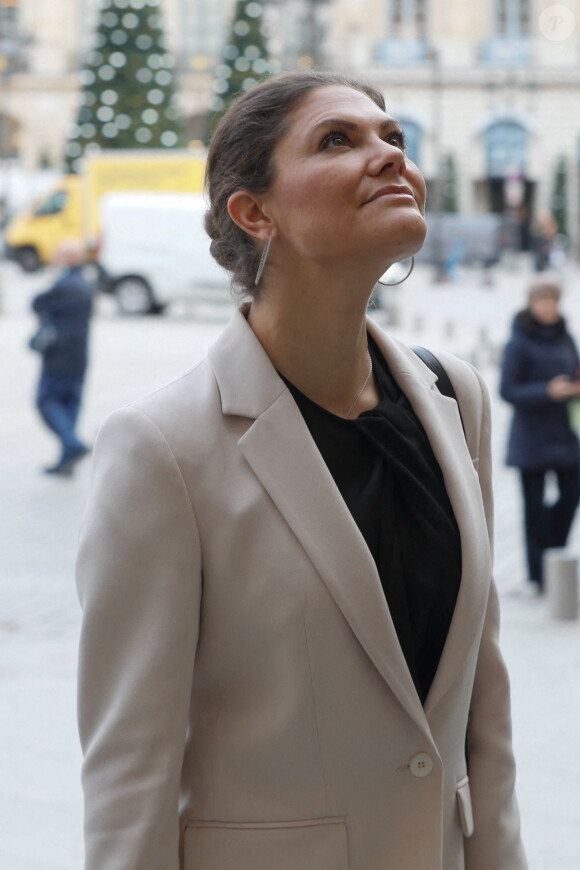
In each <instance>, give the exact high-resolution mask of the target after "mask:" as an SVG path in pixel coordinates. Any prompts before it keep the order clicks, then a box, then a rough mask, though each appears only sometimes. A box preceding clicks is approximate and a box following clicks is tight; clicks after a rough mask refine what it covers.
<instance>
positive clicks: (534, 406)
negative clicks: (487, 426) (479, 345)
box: [500, 273, 580, 592]
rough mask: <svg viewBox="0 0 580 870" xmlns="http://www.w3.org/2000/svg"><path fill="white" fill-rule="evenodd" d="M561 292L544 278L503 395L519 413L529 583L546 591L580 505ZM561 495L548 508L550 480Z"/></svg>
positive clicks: (537, 283) (516, 339) (514, 440)
mask: <svg viewBox="0 0 580 870" xmlns="http://www.w3.org/2000/svg"><path fill="white" fill-rule="evenodd" d="M560 296H561V287H560V283H559V281H558V279H557V278H556V277H554V276H553V275H549V274H547V273H542V274H541V275H538V277H537V278H536V279H535V280H534V282H533V284H532V286H531V288H530V291H529V297H528V298H529V302H528V307H527V308H526V309H525V310H523V311H520V312H519V314H517V315H516V317H515V319H514V323H513V332H512V337H511V339H510V341H509V342H508V344H507V345H506V348H505V352H504V359H503V366H502V375H501V385H500V393H501V396H502V398H503V399H505V401H506V402H509V403H510V404H512V405H513V406H514V416H513V420H512V425H511V431H510V435H509V440H508V451H507V464H508V465H510V466H513V467H515V468H519V469H520V474H521V481H522V492H523V498H524V517H525V535H526V551H527V561H528V571H529V580H530V581H531V582H532V583H534V584H535V586H534V587H533V588H534V589H535V590H536V591H538V592H541V591H542V589H543V571H542V556H543V551H544V550H546V549H548V548H549V547H563V546H565V544H566V541H567V539H568V534H569V531H570V527H571V525H572V521H573V519H574V514H575V511H576V507H577V505H578V500H579V498H580V471H579V460H580V445H579V442H578V437H577V435H576V433H575V432H573V431H572V429H571V427H570V422H569V413H568V403H569V401H570V400H571V399H574V398H578V397H580V379H579V376H580V372H579V366H580V358H579V356H578V350H577V348H576V344H575V343H574V340H573V338H572V336H571V335H570V333H569V332H568V330H567V327H566V321H565V320H564V318H563V317H562V316H561V314H560V312H559V309H558V305H559V301H560ZM548 471H551V472H553V473H554V475H555V478H556V480H557V484H558V490H559V495H558V499H557V501H556V502H555V503H554V504H551V505H548V504H546V503H545V501H544V486H545V480H546V473H547V472H548Z"/></svg>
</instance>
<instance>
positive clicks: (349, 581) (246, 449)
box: [209, 312, 430, 737]
mask: <svg viewBox="0 0 580 870" xmlns="http://www.w3.org/2000/svg"><path fill="white" fill-rule="evenodd" d="M209 356H210V361H211V363H212V365H213V367H214V372H215V375H216V379H217V381H218V386H219V389H220V395H221V398H222V409H223V412H224V413H225V414H238V415H242V416H246V417H249V418H253V420H254V422H253V423H252V424H251V425H250V426H249V428H248V429H247V430H246V432H245V434H244V435H243V436H242V437H241V438H240V440H239V442H238V444H239V447H240V449H241V451H242V453H243V455H244V457H245V459H246V460H247V462H248V464H249V465H250V466H251V468H252V470H253V471H254V473H255V474H256V476H257V477H258V479H259V480H260V482H261V483H262V485H263V486H264V489H265V490H266V491H267V492H268V494H269V495H270V497H271V498H272V501H273V502H274V504H275V505H276V507H277V508H278V510H279V511H280V512H281V514H282V515H283V516H284V518H285V520H286V522H287V523H288V525H289V526H290V528H291V529H292V531H293V532H294V534H295V535H296V537H297V539H298V541H299V542H300V544H301V545H302V547H303V548H304V550H305V551H306V553H307V554H308V556H309V558H310V560H311V561H312V563H313V565H314V566H315V568H316V570H317V571H318V573H319V574H320V576H321V577H322V579H323V581H324V582H325V584H326V586H327V587H328V589H329V591H330V593H331V594H332V596H333V598H334V600H335V601H336V603H337V605H338V607H339V608H340V610H341V611H342V613H343V615H344V617H345V619H346V620H347V622H348V623H349V625H350V627H351V629H352V631H353V632H354V634H355V636H356V637H357V639H358V641H359V643H360V644H361V645H362V647H363V648H364V650H365V651H366V653H367V655H368V656H369V658H370V659H371V661H372V662H373V664H374V665H375V667H376V668H377V670H378V671H379V673H380V674H381V675H382V677H383V679H385V680H386V682H387V683H388V684H389V686H390V688H391V689H392V691H393V692H394V694H395V695H396V696H397V698H398V699H399V701H400V703H401V704H402V705H403V706H404V707H405V708H406V709H407V711H408V712H409V714H410V715H411V716H412V717H413V718H414V719H415V721H416V722H417V724H418V725H419V726H420V727H421V728H422V730H423V731H424V732H425V734H426V735H427V736H428V737H430V732H429V727H428V724H427V720H426V716H425V712H424V710H423V707H422V705H421V702H420V700H419V697H418V695H417V692H416V690H415V686H414V684H413V680H412V678H411V675H410V672H409V669H408V667H407V664H406V662H405V658H404V656H403V653H402V650H401V647H400V644H399V642H398V638H397V634H396V631H395V628H394V625H393V621H392V619H391V615H390V612H389V609H388V607H387V604H386V601H385V597H384V593H383V590H382V587H381V583H380V579H379V576H378V572H377V568H376V566H375V563H374V560H373V558H372V556H371V553H370V552H369V549H368V547H367V545H366V543H365V541H364V538H363V537H362V535H361V533H360V531H359V529H358V527H357V525H356V523H355V522H354V520H353V519H352V516H351V514H350V511H349V510H348V508H347V507H346V505H345V503H344V501H343V499H342V497H341V495H340V493H339V491H338V489H337V487H336V485H335V483H334V480H333V479H332V476H331V474H330V472H329V471H328V469H327V467H326V464H325V463H324V460H323V459H322V457H321V455H320V453H319V451H318V449H317V447H316V445H315V443H314V441H313V439H312V437H311V435H310V433H309V431H308V428H307V426H306V424H305V423H304V420H303V418H302V415H301V413H300V411H299V409H298V407H297V406H296V403H295V402H294V399H293V398H292V395H291V394H290V392H289V390H288V389H287V387H286V385H285V384H284V382H283V381H282V380H281V378H280V377H279V376H278V375H277V373H276V371H275V369H274V368H273V366H272V364H271V362H270V360H269V359H268V357H267V355H266V353H265V351H264V350H263V348H262V346H261V345H260V343H259V341H258V340H257V338H256V337H255V335H254V333H253V332H252V330H251V328H250V327H249V325H248V324H247V322H246V321H245V318H244V316H243V313H241V312H237V313H236V315H234V318H233V320H232V321H231V323H230V325H229V327H228V328H227V329H226V331H225V333H224V335H223V336H222V338H221V339H220V340H219V341H218V342H217V344H216V345H214V347H213V348H212V349H211V350H210V354H209ZM232 359H234V360H236V365H235V368H234V367H232Z"/></svg>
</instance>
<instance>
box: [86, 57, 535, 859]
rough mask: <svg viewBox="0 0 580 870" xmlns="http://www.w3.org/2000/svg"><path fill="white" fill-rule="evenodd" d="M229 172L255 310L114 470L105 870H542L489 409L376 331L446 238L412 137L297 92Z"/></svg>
mask: <svg viewBox="0 0 580 870" xmlns="http://www.w3.org/2000/svg"><path fill="white" fill-rule="evenodd" d="M207 180H208V198H209V210H208V213H207V215H206V228H207V230H208V233H209V235H210V238H211V239H212V243H211V251H212V254H213V255H214V257H215V258H216V260H217V261H218V263H220V265H222V266H224V267H225V268H227V269H229V271H230V272H231V273H232V274H233V279H234V281H235V286H236V287H238V288H240V289H241V290H242V292H243V295H244V297H245V298H246V301H245V302H244V303H243V304H242V305H241V307H240V308H239V309H238V310H237V311H236V312H235V314H234V315H233V317H232V320H231V322H230V324H229V326H228V327H227V328H226V330H225V332H224V334H223V335H222V336H220V338H219V339H218V340H217V342H216V344H214V346H213V347H212V348H211V349H210V351H209V354H208V356H207V357H206V358H205V359H204V360H203V361H202V362H201V363H200V364H199V365H198V366H196V367H195V368H194V369H193V370H192V371H190V372H188V373H187V374H185V375H184V376H183V377H181V378H179V379H178V380H176V381H174V382H173V383H172V384H170V385H168V386H166V387H163V388H161V389H160V390H158V391H157V392H156V393H155V394H153V395H150V396H148V397H146V398H144V399H143V400H142V401H138V402H136V403H133V404H132V405H130V406H129V407H125V408H123V409H121V410H120V411H118V412H116V413H114V414H113V415H112V416H111V417H110V418H109V419H108V420H107V421H106V422H105V423H104V425H103V427H102V429H101V432H100V434H99V437H98V441H97V445H96V448H95V454H96V455H95V463H94V478H93V487H92V491H91V496H90V498H89V502H88V505H87V510H86V514H85V518H84V521H83V527H82V530H81V541H80V549H79V556H78V568H77V578H78V579H77V582H78V589H79V595H80V599H81V603H82V607H83V625H82V632H81V642H80V671H79V692H80V694H79V723H80V734H81V742H82V746H83V751H84V756H85V757H84V766H83V788H84V795H85V842H86V863H85V868H86V870H113V868H121V867H123V868H127V870H128V868H135V870H137V868H138V870H178V867H179V868H182V870H185V868H187V870H193V868H199V870H201V868H204V870H210V868H211V870H226V868H236V870H306V868H312V870H339V868H340V870H347V868H349V867H350V868H352V870H354V868H356V870H377V868H379V867H381V868H383V867H384V868H386V867H389V868H393V870H426V868H429V870H450V868H459V867H461V868H464V870H480V868H489V870H491V868H493V870H524V868H525V867H526V866H527V864H526V859H525V856H524V853H523V849H522V845H521V841H520V829H519V815H518V809H517V801H516V798H515V792H514V781H515V770H514V759H513V753H512V747H511V730H510V712H509V711H510V703H509V687H508V680H507V674H506V670H505V666H504V664H503V660H502V657H501V654H500V651H499V646H498V630H499V626H498V620H499V616H498V599H497V592H496V589H495V586H494V584H493V581H492V569H491V549H490V537H489V535H490V529H491V523H492V517H491V496H490V473H491V469H490V449H489V447H490V445H489V431H490V421H489V399H488V395H487V392H486V389H485V386H484V384H483V381H482V379H481V378H480V377H479V375H478V374H477V373H476V372H475V371H474V369H473V368H472V367H471V366H469V365H468V364H467V363H464V362H462V361H460V360H458V359H457V358H455V357H452V356H451V355H445V357H444V359H445V363H444V364H445V367H446V368H447V370H448V373H449V378H450V379H453V383H454V385H455V387H456V391H457V395H458V397H459V400H460V402H461V408H462V413H463V422H464V424H465V432H466V433H467V435H466V434H465V433H464V431H463V428H462V425H461V417H460V414H459V412H458V407H457V403H456V402H454V401H453V399H452V398H449V397H447V396H445V395H442V393H441V392H439V390H438V389H437V386H436V380H437V378H436V375H435V374H434V372H433V371H432V370H431V369H430V368H428V367H427V366H426V365H425V364H424V363H423V362H422V361H421V360H420V359H419V358H418V356H417V355H416V354H415V353H414V352H413V351H412V350H411V349H410V348H408V347H405V346H404V345H403V344H401V343H400V342H398V341H397V340H396V339H394V338H392V337H391V338H389V337H388V336H386V335H385V334H384V333H383V332H382V331H381V330H380V329H379V328H378V327H377V325H376V324H374V323H373V322H372V321H371V320H368V319H367V318H366V309H367V304H368V300H369V297H370V295H371V293H372V290H373V288H374V286H375V284H376V282H377V281H378V280H379V278H380V277H381V276H382V275H383V273H384V272H385V271H386V270H387V269H389V268H390V267H391V266H393V265H394V264H395V263H398V262H402V261H404V260H405V259H407V258H411V257H412V255H414V254H415V253H416V252H417V251H418V250H419V249H420V247H421V245H422V244H423V240H424V238H425V233H426V225H425V217H424V213H425V182H424V179H423V177H422V175H421V173H420V171H419V169H418V167H417V166H415V165H414V164H413V163H412V161H410V160H409V159H408V158H407V157H406V154H405V143H404V136H403V131H402V128H401V125H400V124H399V123H398V122H397V121H396V120H395V119H394V118H392V117H390V116H389V115H388V114H387V112H386V109H385V102H384V98H383V96H382V94H381V93H380V92H378V91H377V90H375V89H374V88H372V87H370V86H368V85H365V84H363V83H358V82H353V81H351V80H349V79H346V78H344V77H342V76H338V75H333V74H331V73H326V72H324V73H323V72H315V71H308V72H300V73H290V74H288V75H282V76H279V77H273V78H271V79H268V80H266V81H265V82H263V83H261V84H259V85H257V86H256V87H254V88H253V89H252V90H250V91H249V92H248V93H247V94H245V95H244V96H243V97H241V98H240V99H239V100H238V101H237V102H236V103H234V105H233V107H232V108H230V109H229V111H228V113H227V114H226V115H225V116H224V118H223V119H222V121H221V123H220V125H219V126H218V128H217V130H216V132H215V133H214V135H213V137H212V142H211V146H210V150H209V154H208V161H207ZM468 445H469V447H468ZM469 448H470V449H471V453H470V449H469ZM472 457H473V459H472ZM474 461H475V467H476V468H477V473H476V471H475V470H474Z"/></svg>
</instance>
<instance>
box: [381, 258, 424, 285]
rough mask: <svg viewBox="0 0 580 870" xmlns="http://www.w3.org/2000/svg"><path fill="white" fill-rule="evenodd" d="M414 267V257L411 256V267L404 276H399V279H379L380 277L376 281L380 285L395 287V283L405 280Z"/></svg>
mask: <svg viewBox="0 0 580 870" xmlns="http://www.w3.org/2000/svg"><path fill="white" fill-rule="evenodd" d="M414 267H415V257H411V268H410V269H409V271H408V272H407V274H406V275H405V277H404V278H401V280H400V281H381V279H380V278H379V280H378V281H377V284H381V286H382V287H396V286H397V284H402V283H403V281H406V280H407V278H408V277H409V275H410V274H411V272H412V271H413V269H414Z"/></svg>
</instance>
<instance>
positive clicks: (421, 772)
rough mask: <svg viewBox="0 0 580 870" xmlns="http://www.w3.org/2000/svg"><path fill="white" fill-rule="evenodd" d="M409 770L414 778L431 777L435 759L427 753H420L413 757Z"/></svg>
mask: <svg viewBox="0 0 580 870" xmlns="http://www.w3.org/2000/svg"><path fill="white" fill-rule="evenodd" d="M409 768H410V770H411V773H412V774H413V776H418V777H421V776H429V774H430V773H431V771H432V770H433V759H432V758H431V756H430V755H429V754H428V753H427V752H418V753H417V755H414V756H413V757H412V759H411V763H410V765H409Z"/></svg>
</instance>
